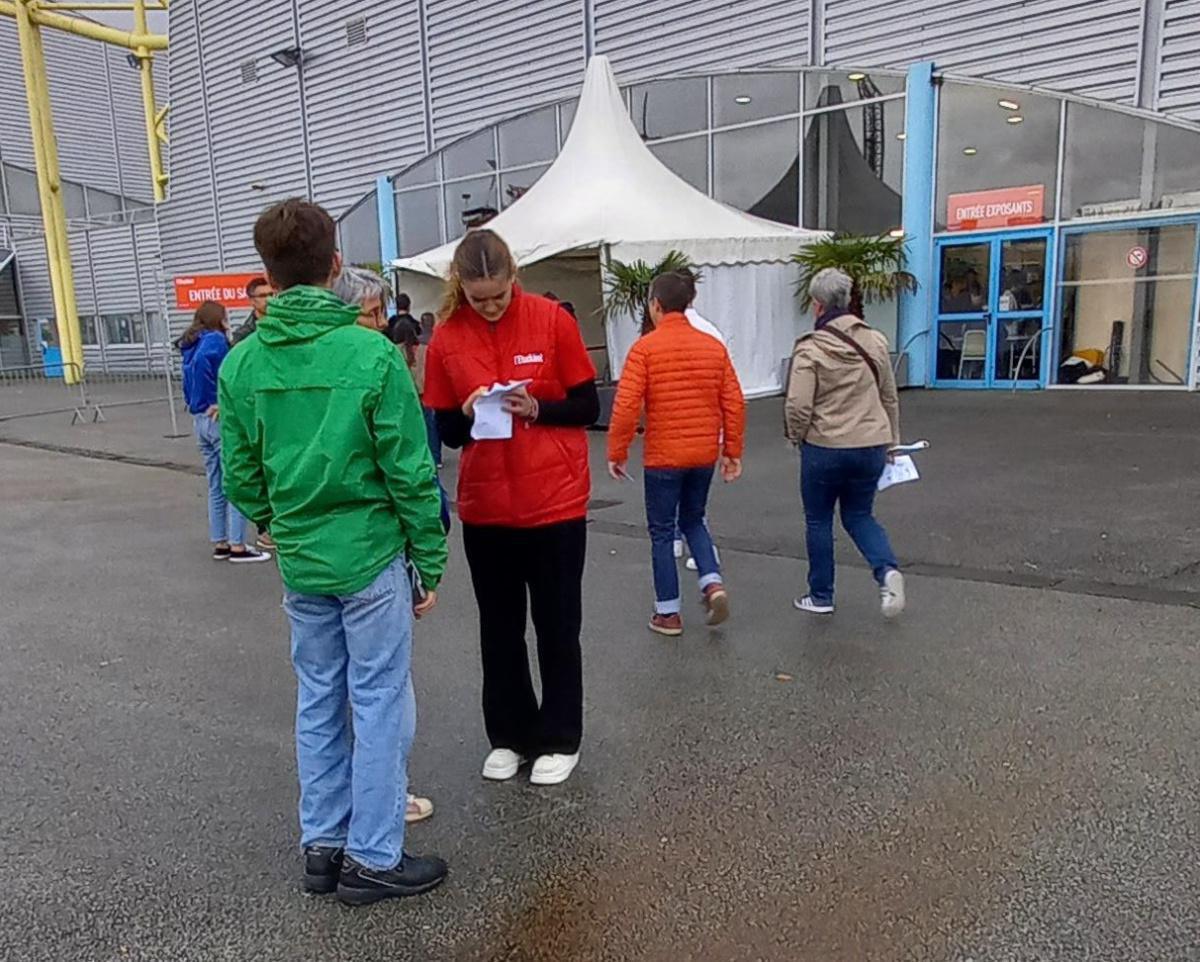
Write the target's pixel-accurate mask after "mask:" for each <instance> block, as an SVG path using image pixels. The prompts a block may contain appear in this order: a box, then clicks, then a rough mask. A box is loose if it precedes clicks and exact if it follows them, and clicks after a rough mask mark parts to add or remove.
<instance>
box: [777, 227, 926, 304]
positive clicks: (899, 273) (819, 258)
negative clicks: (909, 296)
mask: <svg viewBox="0 0 1200 962" xmlns="http://www.w3.org/2000/svg"><path fill="white" fill-rule="evenodd" d="M792 260H793V261H795V262H796V263H797V264H799V265H800V268H801V270H800V284H799V287H798V291H797V293H798V294H799V295H800V303H801V306H802V307H803V308H804V309H805V310H808V309H809V308H810V307H811V306H812V300H811V298H810V297H809V296H808V286H809V284H811V283H812V279H813V277H815V276H816V275H817V273H818V272H820V271H823V270H824V269H825V268H827V267H837V268H839V269H841V270H843V271H845V272H846V273H847V274H849V275H850V279H851V280H852V281H853V282H854V289H853V291H852V293H851V297H850V311H851V312H852V313H854V314H856V315H858V316H859V317H861V316H862V309H863V304H873V303H876V302H877V301H890V300H892V299H893V298H895V297H897V296H899V295H900V294H902V293H903V292H905V291H915V290H916V289H917V279H916V278H915V277H914V276H913V275H912V274H910V273H909V272H908V271H907V270H906V267H907V266H908V252H907V251H906V249H905V244H904V238H903V237H892V236H891V235H890V234H880V235H879V236H878V237H856V236H854V235H850V234H834V235H833V236H832V237H826V238H823V239H821V240H818V241H814V242H813V243H811V244H809V245H808V246H807V247H805V248H804V249H803V250H802V251H799V252H797V253H795V254H793V255H792Z"/></svg>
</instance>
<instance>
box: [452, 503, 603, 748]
mask: <svg viewBox="0 0 1200 962" xmlns="http://www.w3.org/2000/svg"><path fill="white" fill-rule="evenodd" d="M462 529H463V545H464V547H465V549H466V555H467V564H468V565H469V566H470V568H471V583H472V584H473V585H474V587H475V600H476V602H477V603H478V605H479V641H480V647H481V649H482V653H483V720H484V725H485V727H486V729H487V736H488V740H489V741H490V742H491V744H492V747H493V748H511V749H512V750H513V751H515V752H518V753H520V754H522V755H526V756H533V755H543V754H556V753H558V754H564V755H571V754H574V753H575V752H577V751H579V742H580V740H581V738H582V737H583V657H582V653H581V651H580V647H579V632H580V629H581V627H582V625H583V566H584V560H585V557H586V554H587V522H586V521H585V520H584V519H582V518H581V519H579V520H578V521H566V522H563V523H562V524H551V525H546V526H544V527H540V528H504V527H493V526H490V525H489V526H482V525H470V524H464V525H463V526H462ZM526 598H528V607H529V611H530V614H531V615H532V616H533V628H534V631H535V632H536V634H537V653H538V667H539V669H540V672H541V678H542V704H541V706H540V707H539V706H538V702H537V696H536V695H535V694H534V690H533V679H532V677H531V675H530V671H529V653H528V649H527V647H526V644H525V612H526Z"/></svg>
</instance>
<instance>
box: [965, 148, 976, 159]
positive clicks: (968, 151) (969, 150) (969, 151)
mask: <svg viewBox="0 0 1200 962" xmlns="http://www.w3.org/2000/svg"><path fill="white" fill-rule="evenodd" d="M963 153H964V154H966V155H967V156H968V157H974V156H975V155H976V154H977V153H979V151H978V150H976V149H975V148H974V147H964V148H963Z"/></svg>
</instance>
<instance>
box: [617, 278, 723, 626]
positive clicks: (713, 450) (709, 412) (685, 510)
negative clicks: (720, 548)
mask: <svg viewBox="0 0 1200 962" xmlns="http://www.w3.org/2000/svg"><path fill="white" fill-rule="evenodd" d="M691 296H692V287H691V285H690V284H689V283H688V282H687V280H686V279H685V278H683V277H681V276H680V275H679V274H676V273H667V274H660V275H659V276H658V277H656V278H655V279H654V282H653V283H652V284H651V285H650V317H651V319H652V320H653V321H654V325H655V329H654V330H653V331H652V332H651V333H649V334H647V335H645V336H644V337H642V338H640V339H639V340H638V341H637V343H635V344H634V345H633V347H632V348H631V349H630V351H629V356H628V357H627V358H626V360H625V367H624V369H623V370H622V372H621V380H620V383H619V384H618V385H617V396H616V400H615V401H614V402H613V412H612V419H611V421H610V424H609V429H608V472H609V474H610V475H612V477H614V478H617V479H620V478H628V477H629V475H628V474H627V473H626V471H625V463H626V461H627V460H628V458H629V445H630V443H631V442H632V441H633V436H634V434H635V433H636V431H637V424H638V418H639V416H640V415H641V414H642V411H643V409H644V410H645V415H646V437H645V442H644V444H645V451H644V456H643V463H644V467H645V491H646V520H647V523H648V527H649V529H650V542H651V557H652V559H653V564H654V595H655V603H654V617H653V618H652V619H651V620H650V630H651V631H655V632H658V633H659V634H661V635H668V636H672V637H674V636H677V635H680V634H682V633H683V619H682V616H681V615H680V600H679V574H678V572H677V571H676V568H675V554H674V539H675V520H676V517H678V519H679V529H680V530H681V531H682V532H683V536H684V537H685V538H686V539H687V542H688V547H689V548H690V549H691V551H692V557H694V558H695V559H696V566H697V569H698V571H699V575H700V591H701V594H702V599H703V603H704V607H705V611H706V617H705V621H706V622H707V623H708V624H710V625H718V624H720V623H721V622H723V621H724V620H725V619H726V618H728V617H729V594H728V592H727V591H726V590H725V585H724V582H723V581H722V578H721V568H720V565H719V564H718V562H717V557H716V551H715V549H714V548H713V543H712V538H711V537H710V535H709V533H708V529H707V527H706V526H705V523H704V516H705V512H706V509H707V504H708V491H709V488H710V486H711V485H712V478H713V473H714V472H715V470H716V468H717V464H718V461H719V462H720V468H721V476H722V477H723V478H724V480H725V481H726V482H730V481H736V480H737V479H738V478H739V477H740V476H741V473H742V461H741V457H742V445H743V438H744V434H745V427H746V402H745V399H744V398H743V397H742V388H741V385H740V384H739V383H738V379H737V374H736V373H735V372H734V370H733V364H732V362H731V361H730V360H729V352H728V351H727V350H726V349H725V346H724V345H723V344H722V343H721V342H720V341H718V340H717V339H716V338H713V337H711V336H709V335H708V334H704V333H702V332H700V331H698V330H696V329H695V328H694V327H692V326H691V324H689V323H688V320H687V317H686V316H685V315H684V311H685V310H687V306H688V304H689V302H690V301H691ZM722 432H724V451H723V452H722V450H721V446H722Z"/></svg>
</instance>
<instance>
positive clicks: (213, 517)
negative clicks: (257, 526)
mask: <svg viewBox="0 0 1200 962" xmlns="http://www.w3.org/2000/svg"><path fill="white" fill-rule="evenodd" d="M192 426H193V427H194V428H195V431H196V444H197V445H199V447H200V453H201V454H202V455H203V456H204V473H205V474H206V475H207V476H208V537H209V540H210V541H212V543H213V544H218V543H220V542H222V541H228V542H229V543H230V544H232V545H240V544H245V543H246V519H245V518H244V517H242V514H241V512H240V511H238V509H237V508H235V507H234V506H233V505H232V504H230V503H229V502H228V501H226V500H225V493H224V492H223V491H222V490H221V425H220V424H219V423H218V422H217V421H215V420H213V419H212V418H210V417H209V416H208V415H207V414H193V415H192Z"/></svg>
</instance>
